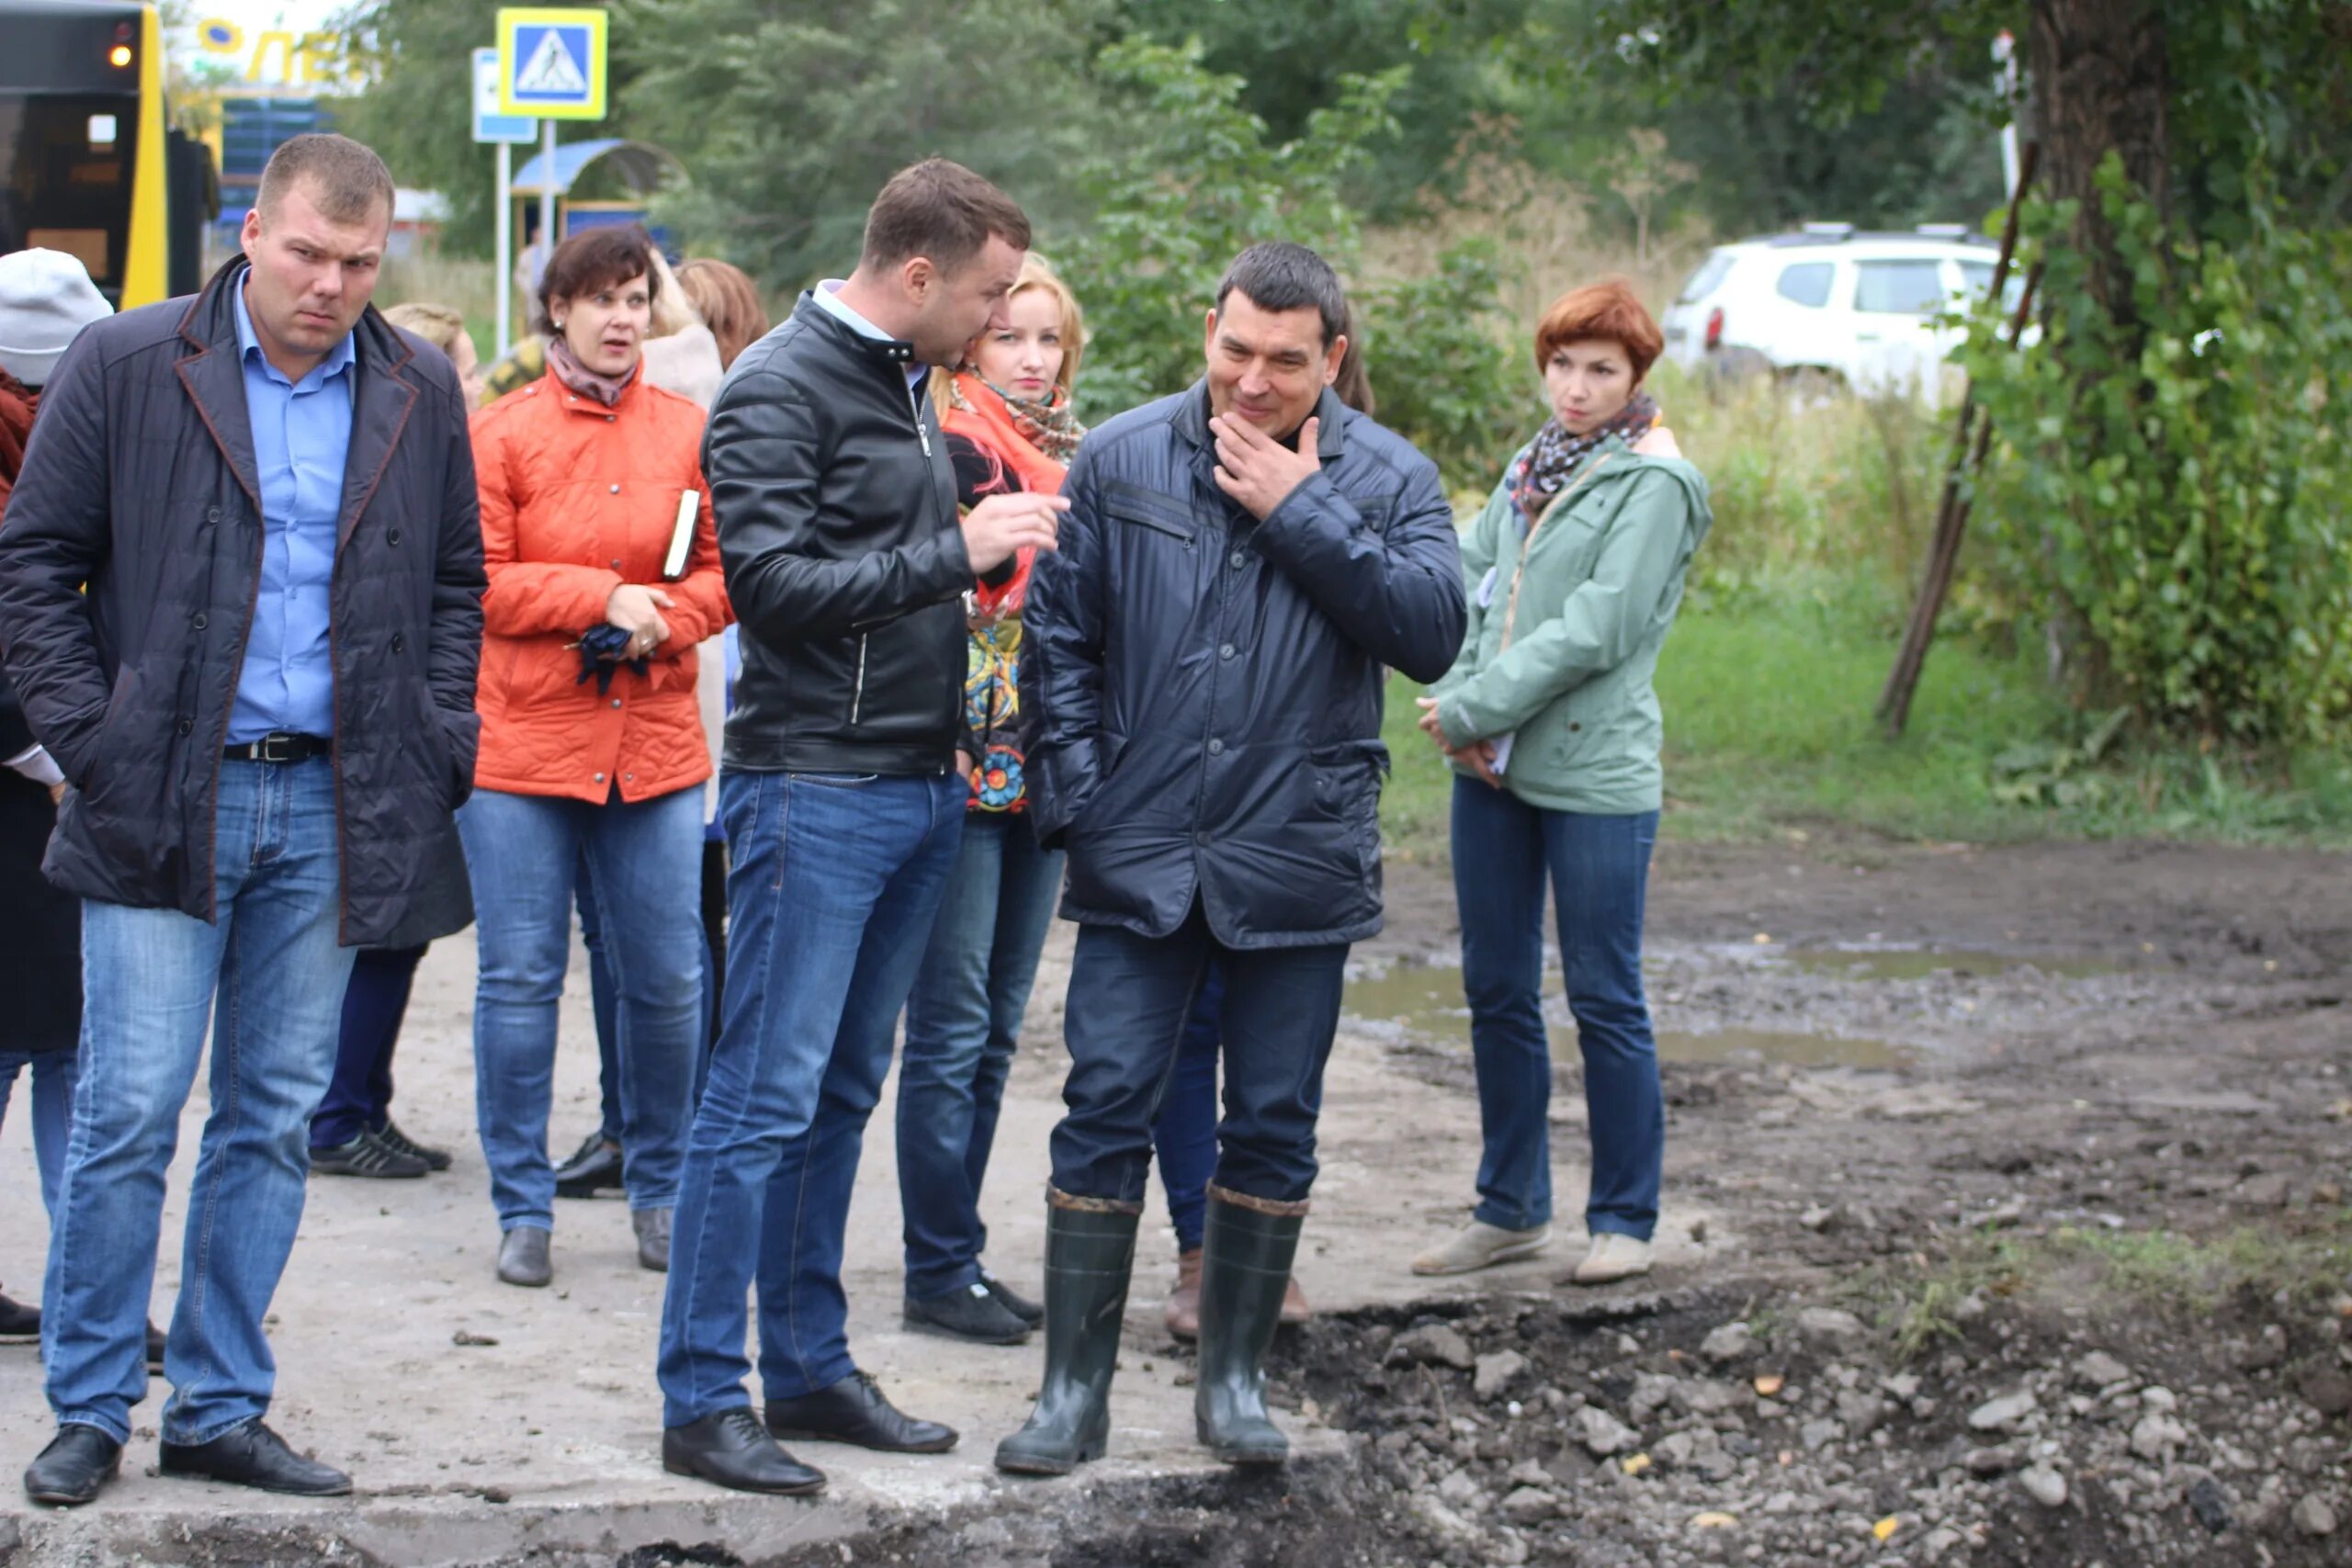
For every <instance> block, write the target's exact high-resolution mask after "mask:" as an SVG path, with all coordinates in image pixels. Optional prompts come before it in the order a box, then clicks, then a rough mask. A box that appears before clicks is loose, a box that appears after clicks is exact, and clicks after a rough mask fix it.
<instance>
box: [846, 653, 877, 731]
mask: <svg viewBox="0 0 2352 1568" xmlns="http://www.w3.org/2000/svg"><path fill="white" fill-rule="evenodd" d="M866 635H867V636H870V635H872V634H870V633H868V634H866ZM864 706H865V636H861V637H859V638H858V639H857V684H856V685H855V686H854V688H852V689H851V691H850V694H849V721H850V723H851V724H852V725H853V726H854V725H855V724H856V723H857V712H858V709H860V708H861V707H864Z"/></svg>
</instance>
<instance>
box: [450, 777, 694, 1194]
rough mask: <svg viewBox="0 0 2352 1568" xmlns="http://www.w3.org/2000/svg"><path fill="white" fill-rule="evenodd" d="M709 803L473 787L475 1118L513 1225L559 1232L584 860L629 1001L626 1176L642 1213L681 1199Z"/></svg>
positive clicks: (619, 1015)
mask: <svg viewBox="0 0 2352 1568" xmlns="http://www.w3.org/2000/svg"><path fill="white" fill-rule="evenodd" d="M701 802H702V791H701V790H700V789H699V788H693V789H681V790H673V791H672V792H671V793H670V794H668V795H657V796H655V797H654V798H652V799H650V800H640V801H636V802H633V803H632V802H627V801H618V800H616V801H609V802H607V803H605V804H604V805H601V806H592V805H590V804H588V803H587V802H586V801H581V800H565V799H559V798H556V797H553V796H547V795H509V794H505V793H503V792H502V791H499V790H476V791H475V792H474V795H473V798H472V799H470V800H469V801H467V802H466V804H465V806H464V807H462V808H461V809H460V810H459V811H458V834H459V836H460V837H462V838H463V839H464V840H465V844H466V868H467V871H468V874H469V875H470V876H471V877H472V878H473V889H474V924H475V931H476V933H477V935H476V942H477V943H478V945H479V947H480V949H481V979H480V982H479V986H478V987H477V990H476V993H475V1002H474V1113H475V1119H476V1121H477V1122H479V1123H480V1126H481V1149H482V1156H483V1157H484V1158H485V1159H486V1160H487V1161H488V1162H489V1164H490V1194H491V1201H492V1203H493V1204H495V1205H496V1207H497V1210H498V1225H499V1229H501V1230H503V1231H504V1230H513V1229H514V1228H515V1226H517V1225H535V1226H537V1227H538V1228H540V1229H542V1230H551V1229H553V1228H554V1224H555V1168H554V1166H553V1165H551V1164H550V1163H549V1162H548V1109H549V1105H550V1102H551V1101H552V1099H553V1096H554V1085H555V1045H556V1004H557V1000H558V998H560V997H561V996H562V994H563V974H564V970H565V968H566V966H567V965H568V964H569V963H570V960H571V899H572V874H573V868H574V867H575V866H576V865H577V864H578V863H579V861H580V858H581V857H582V855H583V854H584V855H585V856H586V858H587V860H588V863H589V865H590V867H591V868H592V872H593V878H592V880H593V882H594V888H595V904H596V913H597V923H598V924H599V925H600V926H601V927H602V929H603V931H605V935H606V936H607V938H608V939H609V940H608V941H607V942H606V944H605V948H606V957H607V960H608V962H609V963H610V964H612V968H613V981H614V986H615V988H616V990H617V991H618V993H619V1005H618V1007H617V1009H616V1029H617V1032H618V1033H619V1035H620V1059H621V1067H622V1071H621V1122H622V1128H621V1179H622V1181H623V1183H624V1184H625V1185H626V1186H627V1187H628V1201H629V1206H630V1207H631V1208H633V1209H663V1208H668V1207H669V1206H670V1205H671V1204H672V1203H673V1202H675V1201H676V1200H677V1191H678V1164H679V1161H680V1158H681V1157H682V1154H683V1150H684V1142H685V1128H686V1121H687V1118H688V1116H689V1115H690V1114H691V1107H692V1103H693V1090H694V1072H695V1030H696V1014H697V1011H698V1004H699V998H700V997H701V994H702V925H701V921H700V920H699V919H696V918H695V911H696V908H698V906H697V903H696V897H695V876H696V866H697V865H698V863H699V854H700V847H701V840H702V807H701Z"/></svg>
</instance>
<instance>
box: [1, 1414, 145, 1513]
mask: <svg viewBox="0 0 2352 1568" xmlns="http://www.w3.org/2000/svg"><path fill="white" fill-rule="evenodd" d="M121 1468H122V1445H121V1444H120V1443H118V1442H116V1441H115V1440H114V1439H113V1438H109V1437H107V1435H106V1434H105V1433H104V1432H101V1431H99V1430H98V1429H97V1428H96V1427H87V1426H84V1425H83V1424H82V1423H80V1422H78V1421H77V1422H75V1423H74V1425H72V1426H70V1427H59V1428H58V1429H57V1436H55V1437H53V1438H50V1440H49V1447H47V1448H45V1449H43V1450H40V1458H39V1459H37V1460H35V1461H32V1463H30V1464H28V1465H27V1466H26V1467H25V1495H26V1496H28V1497H29V1498H31V1499H32V1500H33V1501H34V1502H36V1503H47V1504H49V1505H50V1506H52V1507H57V1508H78V1507H80V1506H82V1505H83V1504H85V1503H87V1502H89V1501H90V1500H91V1499H92V1498H94V1497H96V1495H98V1490H99V1488H101V1487H103V1486H104V1485H106V1483H107V1482H109V1481H112V1480H113V1479H114V1476H115V1472H116V1471H118V1470H119V1469H121Z"/></svg>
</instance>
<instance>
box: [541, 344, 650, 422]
mask: <svg viewBox="0 0 2352 1568" xmlns="http://www.w3.org/2000/svg"><path fill="white" fill-rule="evenodd" d="M644 366H645V356H644V355H639V356H638V360H637V363H636V364H635V365H632V366H630V367H628V369H627V370H625V371H623V372H622V373H621V374H620V375H618V376H600V375H598V374H597V373H596V372H595V371H594V370H591V369H589V368H588V367H586V366H585V365H582V364H581V363H580V356H579V355H576V354H574V353H572V352H571V344H568V343H566V342H564V341H563V339H561V338H560V337H552V338H549V339H548V375H550V376H552V377H554V378H556V379H557V380H559V381H560V382H562V383H563V384H564V385H565V386H567V387H569V388H571V389H572V390H573V391H575V392H577V393H579V394H580V395H581V396H582V397H583V398H593V399H594V400H596V401H598V402H600V403H602V404H604V405H605V407H606V408H611V407H612V406H613V405H614V404H615V403H616V402H619V401H620V400H621V393H622V392H623V391H624V390H625V389H627V388H628V384H629V383H630V382H631V381H633V380H635V379H636V378H637V373H638V371H639V370H640V369H642V368H643V367H644Z"/></svg>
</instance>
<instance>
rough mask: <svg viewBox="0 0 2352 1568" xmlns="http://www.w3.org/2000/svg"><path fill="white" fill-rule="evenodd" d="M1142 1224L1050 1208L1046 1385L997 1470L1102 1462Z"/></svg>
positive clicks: (1000, 1450)
mask: <svg viewBox="0 0 2352 1568" xmlns="http://www.w3.org/2000/svg"><path fill="white" fill-rule="evenodd" d="M1137 1224H1138V1216H1137V1215H1135V1214H1121V1213H1096V1212H1094V1211H1092V1210H1088V1209H1066V1208H1059V1207H1049V1208H1048V1209H1046V1381H1045V1383H1044V1385H1043V1386H1042V1387H1041V1388H1039V1390H1038V1391H1037V1405H1036V1408H1035V1410H1033V1411H1031V1412H1030V1415H1029V1419H1028V1421H1027V1422H1026V1423H1025V1424H1024V1425H1023V1427H1022V1428H1021V1430H1019V1431H1017V1432H1015V1433H1013V1434H1012V1436H1011V1437H1009V1438H1005V1439H1004V1440H1003V1441H1002V1442H1001V1443H999V1444H997V1446H996V1467H997V1468H998V1469H999V1470H1003V1471H1010V1472H1012V1473H1013V1474H1015V1475H1068V1474H1069V1472H1071V1471H1073V1470H1075V1469H1077V1468H1078V1467H1079V1466H1080V1465H1081V1464H1084V1463H1085V1462H1086V1461H1089V1460H1097V1459H1101V1458H1102V1457H1103V1448H1104V1447H1105V1446H1106V1445H1107V1443H1108V1442H1109V1440H1110V1436H1111V1374H1112V1373H1113V1372H1114V1371H1116V1370H1117V1368H1118V1364H1119V1325H1120V1323H1121V1320H1122V1319H1123V1318H1124V1317H1125V1314H1126V1310H1127V1279H1128V1277H1129V1275H1131V1274H1132V1273H1133V1272H1134V1271H1135V1261H1136V1225H1137Z"/></svg>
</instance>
